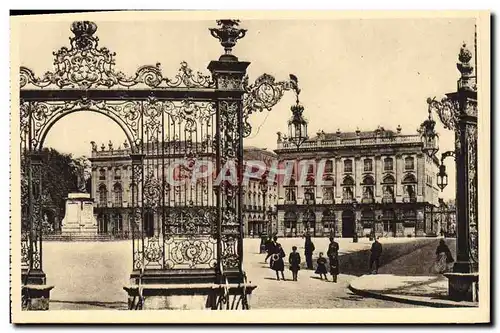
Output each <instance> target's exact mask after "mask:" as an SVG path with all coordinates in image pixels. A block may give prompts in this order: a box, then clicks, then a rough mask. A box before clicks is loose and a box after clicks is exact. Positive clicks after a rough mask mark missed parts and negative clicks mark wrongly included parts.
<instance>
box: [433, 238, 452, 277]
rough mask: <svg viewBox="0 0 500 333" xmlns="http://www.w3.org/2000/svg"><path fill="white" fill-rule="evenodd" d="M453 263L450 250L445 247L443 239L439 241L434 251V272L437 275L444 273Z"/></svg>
mask: <svg viewBox="0 0 500 333" xmlns="http://www.w3.org/2000/svg"><path fill="white" fill-rule="evenodd" d="M454 262H455V260H454V259H453V255H452V254H451V251H450V248H449V247H448V245H446V243H445V241H444V239H440V240H439V245H438V247H437V249H436V262H435V264H434V271H435V272H436V273H438V274H442V273H446V272H448V271H450V270H451V268H452V267H453V263H454Z"/></svg>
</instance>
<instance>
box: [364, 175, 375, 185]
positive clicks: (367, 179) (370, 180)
mask: <svg viewBox="0 0 500 333" xmlns="http://www.w3.org/2000/svg"><path fill="white" fill-rule="evenodd" d="M374 184H375V181H374V180H373V177H371V176H367V177H365V178H363V185H374Z"/></svg>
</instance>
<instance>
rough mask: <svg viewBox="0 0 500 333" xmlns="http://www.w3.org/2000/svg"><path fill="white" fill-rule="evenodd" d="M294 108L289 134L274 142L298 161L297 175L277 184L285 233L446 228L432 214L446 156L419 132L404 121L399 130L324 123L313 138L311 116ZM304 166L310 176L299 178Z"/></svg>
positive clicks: (400, 233) (280, 227)
mask: <svg viewBox="0 0 500 333" xmlns="http://www.w3.org/2000/svg"><path fill="white" fill-rule="evenodd" d="M299 107H300V108H302V109H301V110H303V107H302V106H299ZM295 108H297V107H295ZM292 111H294V107H292ZM295 111H296V110H295ZM295 111H294V116H293V117H292V119H291V120H290V121H289V127H290V128H289V130H290V132H289V133H290V134H289V136H288V137H285V136H283V135H282V134H281V133H278V142H277V149H276V150H275V153H276V154H277V155H278V159H279V161H280V163H285V162H289V163H293V164H294V169H293V176H292V179H291V181H290V182H289V183H288V184H285V185H287V186H285V185H283V184H280V186H279V188H278V193H279V199H278V205H277V211H278V223H277V228H276V230H275V232H277V233H278V235H281V236H285V237H287V236H295V235H302V234H304V233H305V232H309V233H311V234H312V235H315V236H327V235H330V234H333V233H334V234H335V235H336V236H337V237H353V235H354V234H355V233H356V234H357V235H358V236H359V237H363V236H367V235H369V234H371V233H373V232H375V234H376V235H378V236H379V235H381V236H389V237H390V236H394V237H407V236H415V235H417V236H424V235H434V234H436V233H438V232H439V230H438V229H437V228H438V227H437V226H436V225H434V224H435V223H436V221H435V220H434V219H433V217H432V214H433V210H435V209H436V207H437V206H438V188H437V185H436V173H437V171H438V165H439V161H438V160H437V158H434V159H431V158H429V157H428V156H427V155H426V154H423V153H422V143H421V140H420V136H419V135H418V134H417V133H415V134H409V135H408V134H403V133H402V130H401V128H400V126H398V128H397V129H396V131H391V130H386V129H384V128H382V127H378V128H377V129H375V130H372V131H360V130H357V131H355V132H341V131H340V130H338V131H337V132H336V133H325V132H323V131H319V132H318V133H317V134H316V136H314V137H312V138H308V135H307V126H306V122H305V120H304V119H303V118H302V114H301V112H300V113H297V112H295ZM299 134H300V135H301V137H303V138H304V139H303V142H302V143H300V144H295V143H294V141H293V140H291V139H290V138H292V137H293V138H294V139H296V136H298V135H299ZM321 164H323V165H324V168H323V169H324V171H323V172H322V173H321V170H318V168H320V167H319V165H321ZM304 168H307V169H304ZM306 170H307V171H306ZM301 174H302V175H306V178H305V181H303V182H301V183H300V182H299V177H300V176H301ZM319 177H321V179H320V180H322V182H320V181H318V179H319Z"/></svg>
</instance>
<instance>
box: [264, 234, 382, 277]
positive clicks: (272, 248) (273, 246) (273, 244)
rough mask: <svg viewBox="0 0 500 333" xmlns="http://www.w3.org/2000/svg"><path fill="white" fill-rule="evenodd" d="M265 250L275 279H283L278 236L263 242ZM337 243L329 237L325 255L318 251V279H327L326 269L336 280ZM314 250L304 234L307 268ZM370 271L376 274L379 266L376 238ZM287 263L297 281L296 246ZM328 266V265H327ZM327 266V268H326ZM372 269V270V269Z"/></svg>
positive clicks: (311, 262) (378, 248) (298, 257)
mask: <svg viewBox="0 0 500 333" xmlns="http://www.w3.org/2000/svg"><path fill="white" fill-rule="evenodd" d="M264 248H265V252H266V253H267V256H266V259H265V262H266V263H267V260H268V259H270V261H269V268H271V269H272V270H274V271H275V272H276V280H278V281H279V280H280V277H281V280H285V273H284V271H285V261H284V258H285V257H286V254H285V251H284V250H283V247H282V246H281V244H280V243H279V242H278V237H277V236H276V235H275V236H273V237H272V238H268V240H267V241H266V242H265V244H264ZM339 249H340V247H339V244H338V243H337V242H336V241H335V239H334V238H333V237H330V244H329V245H328V250H327V252H326V257H325V256H324V253H323V252H320V253H319V255H318V259H317V260H316V264H317V265H316V270H315V273H316V274H318V275H319V277H320V279H321V280H323V278H324V279H325V281H328V276H327V275H328V271H329V272H330V275H331V276H332V281H333V282H334V283H336V282H337V277H338V275H339V273H340V269H339ZM315 250H316V248H315V246H314V243H313V242H312V239H311V236H310V235H305V243H304V256H305V259H306V268H307V269H308V270H313V269H314V267H313V254H314V251H315ZM370 252H371V253H370V266H369V271H370V273H373V274H377V272H378V268H379V266H380V256H381V255H382V244H380V242H379V241H378V239H377V238H376V239H375V241H374V242H373V244H372V247H371V251H370ZM288 263H289V265H290V271H291V272H292V279H293V281H297V278H298V272H299V270H300V264H301V263H302V259H301V256H300V254H299V253H298V252H297V247H296V246H292V252H290V255H289V256H288ZM327 266H328V267H327ZM328 268H329V269H328ZM372 269H373V270H372Z"/></svg>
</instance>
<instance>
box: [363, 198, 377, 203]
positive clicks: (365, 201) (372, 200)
mask: <svg viewBox="0 0 500 333" xmlns="http://www.w3.org/2000/svg"><path fill="white" fill-rule="evenodd" d="M374 202H375V199H373V198H362V199H361V203H366V204H370V203H374Z"/></svg>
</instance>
